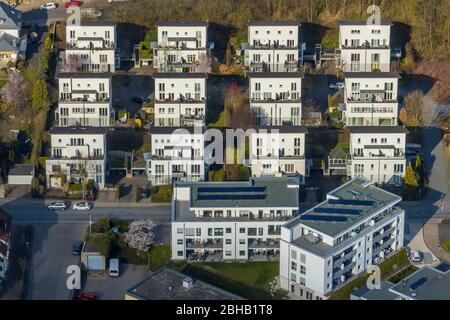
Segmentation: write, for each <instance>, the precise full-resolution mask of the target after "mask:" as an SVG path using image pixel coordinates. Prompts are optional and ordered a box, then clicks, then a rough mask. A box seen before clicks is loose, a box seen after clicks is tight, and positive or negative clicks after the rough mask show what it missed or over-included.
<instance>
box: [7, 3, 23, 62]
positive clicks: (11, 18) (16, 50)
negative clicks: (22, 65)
mask: <svg viewBox="0 0 450 320" xmlns="http://www.w3.org/2000/svg"><path fill="white" fill-rule="evenodd" d="M22 26H23V22H22V12H20V11H19V10H17V9H14V8H13V7H11V6H9V5H8V4H6V3H5V2H3V1H1V2H0V67H1V68H4V67H7V66H8V62H9V63H16V62H17V59H18V58H19V57H22V58H23V59H25V54H26V50H27V35H26V34H23V32H22Z"/></svg>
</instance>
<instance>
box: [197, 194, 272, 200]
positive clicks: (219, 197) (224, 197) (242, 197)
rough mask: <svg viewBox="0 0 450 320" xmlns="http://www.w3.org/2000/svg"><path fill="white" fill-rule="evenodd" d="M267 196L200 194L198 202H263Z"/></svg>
mask: <svg viewBox="0 0 450 320" xmlns="http://www.w3.org/2000/svg"><path fill="white" fill-rule="evenodd" d="M265 198H266V195H265V194H199V195H197V200H263V199H265Z"/></svg>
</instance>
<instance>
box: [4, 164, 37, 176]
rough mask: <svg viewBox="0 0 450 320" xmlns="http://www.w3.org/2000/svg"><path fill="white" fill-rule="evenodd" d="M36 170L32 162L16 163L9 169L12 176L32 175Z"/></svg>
mask: <svg viewBox="0 0 450 320" xmlns="http://www.w3.org/2000/svg"><path fill="white" fill-rule="evenodd" d="M33 172H34V166H33V165H32V164H15V165H14V166H13V167H12V168H10V169H9V172H8V175H10V176H31V175H33Z"/></svg>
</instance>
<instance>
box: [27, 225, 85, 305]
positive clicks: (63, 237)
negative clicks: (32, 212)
mask: <svg viewBox="0 0 450 320" xmlns="http://www.w3.org/2000/svg"><path fill="white" fill-rule="evenodd" d="M88 225H89V223H87V222H80V223H78V224H74V223H71V224H67V223H58V224H54V225H52V224H37V225H35V226H34V239H33V243H32V246H33V257H32V262H31V263H32V267H31V268H32V270H31V274H30V284H29V288H28V299H30V300H67V299H69V296H70V290H69V289H67V287H66V280H67V277H68V274H66V270H67V267H68V266H69V265H78V264H79V261H80V257H78V256H73V255H72V244H73V243H74V242H75V241H80V240H82V239H84V235H85V232H86V229H87V227H88Z"/></svg>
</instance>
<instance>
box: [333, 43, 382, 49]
mask: <svg viewBox="0 0 450 320" xmlns="http://www.w3.org/2000/svg"><path fill="white" fill-rule="evenodd" d="M341 49H390V46H388V45H383V44H374V45H372V44H371V43H369V42H364V43H363V44H361V45H345V44H341Z"/></svg>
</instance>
